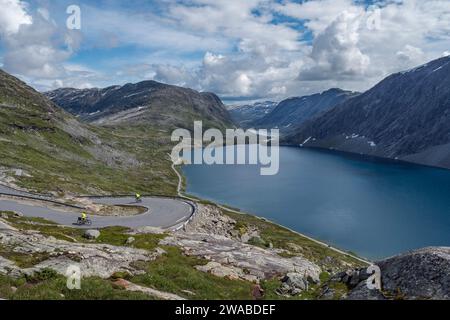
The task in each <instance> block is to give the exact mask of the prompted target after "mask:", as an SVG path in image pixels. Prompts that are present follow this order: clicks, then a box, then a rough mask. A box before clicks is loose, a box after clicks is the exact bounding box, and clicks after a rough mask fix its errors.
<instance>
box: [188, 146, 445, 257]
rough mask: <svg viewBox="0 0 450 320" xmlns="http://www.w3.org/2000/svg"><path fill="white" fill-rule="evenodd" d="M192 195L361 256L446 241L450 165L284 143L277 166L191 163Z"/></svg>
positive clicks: (397, 251)
mask: <svg viewBox="0 0 450 320" xmlns="http://www.w3.org/2000/svg"><path fill="white" fill-rule="evenodd" d="M183 171H184V173H185V175H186V177H187V192H188V193H189V194H192V195H195V196H198V197H201V198H204V199H209V200H213V201H216V202H218V203H222V204H227V205H230V206H232V207H237V208H240V209H241V210H242V211H245V212H249V213H253V214H255V215H258V216H262V217H266V218H269V219H271V220H273V221H275V222H277V223H280V224H282V225H285V226H287V227H289V228H291V229H294V230H296V231H299V232H301V233H304V234H307V235H309V236H312V237H314V238H317V239H320V240H322V241H325V242H327V243H329V244H331V245H334V246H336V247H339V248H341V249H344V250H349V251H352V252H355V253H357V254H359V255H361V256H363V257H367V258H371V259H377V258H383V257H387V256H391V255H394V254H397V253H401V252H404V251H407V250H410V249H416V248H421V247H425V246H450V170H443V169H436V168H429V167H423V166H417V165H412V164H406V163H400V162H393V161H383V160H379V159H373V158H368V157H360V156H353V155H348V154H343V153H333V152H328V151H320V150H311V149H302V148H293V147H281V148H280V170H279V173H278V174H277V175H274V176H261V175H260V174H259V173H260V171H259V167H258V166H256V165H212V166H208V165H189V166H185V167H184V168H183Z"/></svg>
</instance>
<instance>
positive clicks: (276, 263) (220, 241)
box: [161, 233, 321, 281]
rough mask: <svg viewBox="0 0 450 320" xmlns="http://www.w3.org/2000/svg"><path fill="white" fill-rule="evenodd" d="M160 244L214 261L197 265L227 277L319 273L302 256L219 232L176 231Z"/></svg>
mask: <svg viewBox="0 0 450 320" xmlns="http://www.w3.org/2000/svg"><path fill="white" fill-rule="evenodd" d="M161 244H163V245H173V246H178V247H181V248H182V250H183V251H184V253H185V254H187V255H189V256H196V257H201V258H204V259H206V260H209V261H212V262H214V264H210V265H207V266H206V267H202V268H200V269H202V270H203V271H212V273H216V274H219V273H223V274H224V275H231V277H233V276H234V275H237V276H238V277H239V278H242V279H244V280H249V281H259V280H262V279H271V278H273V277H277V276H279V277H282V276H284V275H285V274H287V273H290V272H293V273H298V274H301V275H303V277H304V279H306V280H308V279H309V280H312V281H319V275H320V272H321V269H320V267H319V266H317V265H316V264H314V263H312V262H311V261H309V260H307V259H305V258H302V257H292V258H284V257H281V256H279V255H278V254H277V253H276V252H275V251H273V250H269V249H263V248H259V247H255V246H252V245H248V244H244V243H242V242H241V241H238V240H235V239H230V238H227V237H224V236H220V235H211V234H194V233H179V234H176V235H174V236H170V237H167V238H165V239H164V240H162V242H161ZM219 264H220V265H221V266H222V267H221V266H219Z"/></svg>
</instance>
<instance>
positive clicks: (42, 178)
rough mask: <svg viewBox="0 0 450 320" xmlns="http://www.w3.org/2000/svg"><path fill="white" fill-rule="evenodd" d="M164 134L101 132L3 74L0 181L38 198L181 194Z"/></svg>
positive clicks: (0, 73)
mask: <svg viewBox="0 0 450 320" xmlns="http://www.w3.org/2000/svg"><path fill="white" fill-rule="evenodd" d="M169 142H170V137H166V136H165V135H162V133H159V132H150V133H148V132H147V133H146V134H145V135H144V134H142V133H141V132H132V131H130V130H128V131H126V132H125V131H124V130H122V131H118V130H110V129H108V128H96V127H93V126H91V125H88V124H83V123H80V122H79V121H78V120H77V119H76V118H75V117H74V116H72V115H71V114H70V113H68V112H66V111H64V110H63V109H61V108H59V107H58V106H56V105H55V104H54V103H53V102H51V101H50V100H49V99H48V98H46V97H45V96H44V95H42V94H41V93H39V92H37V91H35V90H34V89H33V88H31V87H29V86H28V85H26V84H25V83H24V82H22V81H20V80H19V79H17V78H15V77H13V76H11V75H9V74H7V73H6V72H4V71H2V70H0V180H2V183H9V184H11V185H15V186H19V187H23V188H27V189H31V190H35V191H38V192H45V193H46V192H48V191H53V192H63V193H65V192H73V193H78V194H81V193H90V194H98V193H100V192H125V191H127V192H129V191H131V192H134V191H135V190H141V189H144V190H149V192H150V191H151V190H153V191H154V192H158V193H161V192H162V193H166V194H175V192H176V181H177V180H176V176H175V174H174V172H173V171H172V170H171V168H170V161H169V160H168V159H167V152H169V151H170V144H169Z"/></svg>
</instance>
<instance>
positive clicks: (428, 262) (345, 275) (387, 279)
mask: <svg viewBox="0 0 450 320" xmlns="http://www.w3.org/2000/svg"><path fill="white" fill-rule="evenodd" d="M375 264H376V265H377V266H379V267H380V270H381V290H376V289H372V290H370V289H369V288H368V287H367V285H366V283H367V279H368V277H369V275H368V274H367V272H366V269H356V270H350V271H347V272H342V273H339V274H336V275H335V276H333V277H332V279H331V280H330V282H329V284H331V283H333V282H334V283H336V282H337V283H343V284H345V285H346V286H347V287H348V288H349V292H348V294H347V296H346V299H351V300H386V299H407V300H415V299H420V300H430V299H435V300H447V299H450V247H430V248H424V249H420V250H416V251H412V252H408V253H405V254H401V255H398V256H394V257H391V258H388V259H385V260H381V261H378V262H376V263H375ZM331 291H332V290H330V288H329V287H328V286H325V290H324V295H323V297H324V298H326V297H327V296H329V295H330V293H332V292H331Z"/></svg>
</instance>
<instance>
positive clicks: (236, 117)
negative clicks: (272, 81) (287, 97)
mask: <svg viewBox="0 0 450 320" xmlns="http://www.w3.org/2000/svg"><path fill="white" fill-rule="evenodd" d="M277 105H278V102H273V101H264V102H255V103H253V104H245V105H234V106H229V107H228V108H227V109H228V112H229V113H230V115H231V119H232V120H233V121H234V123H236V124H237V125H238V126H240V127H242V128H250V127H251V126H252V125H253V123H254V122H255V121H258V120H259V119H261V118H263V117H264V116H265V115H266V114H268V113H270V112H272V111H273V110H274V109H275V107H276V106H277Z"/></svg>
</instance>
